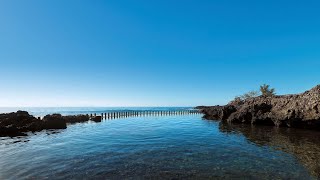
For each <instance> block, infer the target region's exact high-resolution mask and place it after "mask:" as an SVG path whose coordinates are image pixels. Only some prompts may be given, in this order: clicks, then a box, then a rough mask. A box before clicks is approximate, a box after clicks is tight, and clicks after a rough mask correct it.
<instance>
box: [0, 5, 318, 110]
mask: <svg viewBox="0 0 320 180" xmlns="http://www.w3.org/2000/svg"><path fill="white" fill-rule="evenodd" d="M319 8H320V1H295V0H291V1H279V0H277V1H275V0H268V1H264V0H262V1H256V0H251V1H249V0H244V1H239V0H230V1H215V0H202V1H196V0H193V1H192V0H185V1H180V0H179V1H178V0H161V1H146V0H109V1H108V0H106V1H104V0H95V1H91V0H67V1H66V0H54V1H49V0H48V1H43V0H28V1H24V0H12V1H11V0H10V1H0V63H1V64H0V83H1V88H0V106H195V105H215V104H224V103H227V102H228V101H229V100H231V99H233V98H234V96H236V95H240V94H242V93H244V92H247V91H250V90H254V89H257V88H258V86H259V85H261V84H263V83H267V84H270V85H271V86H272V87H275V88H276V90H277V93H278V94H285V93H299V92H303V91H305V90H307V89H309V88H311V87H313V86H315V85H317V84H320V70H319V69H320V21H319V19H320V11H319Z"/></svg>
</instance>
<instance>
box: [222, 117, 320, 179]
mask: <svg viewBox="0 0 320 180" xmlns="http://www.w3.org/2000/svg"><path fill="white" fill-rule="evenodd" d="M219 129H220V130H221V131H222V132H225V133H228V134H230V133H236V134H240V135H243V136H245V137H246V138H247V140H248V141H250V142H253V143H255V144H257V145H260V146H265V147H272V148H275V149H278V150H281V151H285V152H287V153H290V154H292V155H294V156H295V157H296V158H297V159H298V160H299V161H300V162H301V163H302V164H303V165H304V166H305V167H306V168H307V169H308V170H309V171H310V173H311V174H312V175H314V176H315V177H318V178H319V177H320V139H319V138H317V137H319V136H320V132H317V131H310V130H304V129H295V128H276V127H270V126H256V125H251V126H250V125H249V126H248V125H245V124H232V123H228V122H221V123H220V124H219Z"/></svg>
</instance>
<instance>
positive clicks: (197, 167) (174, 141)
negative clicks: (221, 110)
mask: <svg viewBox="0 0 320 180" xmlns="http://www.w3.org/2000/svg"><path fill="white" fill-rule="evenodd" d="M120 109H128V108H120ZM152 109H153V110H154V109H155V108H152ZM158 109H166V110H175V109H188V108H158ZM86 110H88V109H83V108H82V109H81V112H82V113H89V112H86ZM105 110H119V109H106V108H101V109H100V108H99V109H95V108H91V109H90V112H97V113H98V112H100V111H105ZM129 110H148V108H140V109H139V108H135V109H133V108H131V109H129ZM51 112H55V113H56V112H60V113H63V114H74V113H76V112H80V110H79V109H72V110H70V109H68V110H67V109H63V108H60V109H59V110H57V109H53V110H51V111H50V110H49V109H46V110H45V111H41V110H39V109H38V110H35V109H33V111H32V114H35V115H43V114H46V113H51ZM201 116H202V115H201V114H185V115H166V116H142V117H128V118H123V117H121V118H118V119H113V120H103V122H101V123H93V122H87V123H78V124H72V125H69V126H68V128H67V129H64V130H55V131H42V132H38V133H36V134H30V135H29V136H26V137H14V138H9V137H2V138H0V179H237V178H246V179H317V178H319V177H320V171H319V170H320V161H319V160H320V142H319V140H318V138H317V137H319V135H320V134H319V133H318V132H314V131H306V130H297V129H286V128H283V129H281V128H280V129H278V128H274V127H268V126H251V125H232V124H224V123H221V122H219V121H209V120H204V119H202V117H201Z"/></svg>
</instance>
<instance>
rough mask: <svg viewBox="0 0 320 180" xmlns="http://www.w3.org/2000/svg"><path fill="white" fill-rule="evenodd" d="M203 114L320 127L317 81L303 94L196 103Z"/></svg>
mask: <svg viewBox="0 0 320 180" xmlns="http://www.w3.org/2000/svg"><path fill="white" fill-rule="evenodd" d="M198 109H200V110H201V112H202V113H204V114H205V115H204V118H206V119H213V120H223V121H227V122H233V123H248V124H264V125H275V126H286V127H296V128H309V129H318V130H319V129H320V85H318V86H316V87H314V88H312V89H311V90H309V91H306V92H304V93H302V94H295V95H282V96H271V97H263V96H259V97H255V98H249V99H246V100H244V101H231V102H230V103H229V104H227V105H225V106H206V107H205V106H202V107H198Z"/></svg>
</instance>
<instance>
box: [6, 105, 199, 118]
mask: <svg viewBox="0 0 320 180" xmlns="http://www.w3.org/2000/svg"><path fill="white" fill-rule="evenodd" d="M188 109H193V107H0V113H9V112H16V111H18V110H23V111H28V112H29V113H30V114H31V115H33V116H36V117H38V116H45V115H47V114H53V113H59V114H62V115H77V114H91V113H92V114H93V113H96V114H100V113H107V112H114V111H173V110H188Z"/></svg>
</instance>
